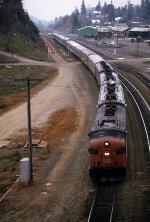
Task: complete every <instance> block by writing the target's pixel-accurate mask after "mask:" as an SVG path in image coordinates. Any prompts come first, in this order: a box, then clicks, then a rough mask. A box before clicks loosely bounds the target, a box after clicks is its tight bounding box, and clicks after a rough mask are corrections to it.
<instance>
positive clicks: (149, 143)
mask: <svg viewBox="0 0 150 222" xmlns="http://www.w3.org/2000/svg"><path fill="white" fill-rule="evenodd" d="M118 74H119V75H121V74H120V73H118ZM121 77H123V78H124V79H126V78H125V77H124V76H122V75H121ZM126 81H127V82H128V84H130V85H131V86H132V87H133V88H134V90H136V92H138V94H139V95H140V96H141V98H142V99H143V101H144V102H145V104H146V106H147V108H148V110H149V111H150V107H149V106H148V104H147V102H146V101H145V99H144V98H143V96H142V95H141V93H140V92H139V91H138V90H137V89H136V88H135V86H133V84H132V83H130V82H129V81H128V80H127V79H126ZM121 82H122V81H121ZM122 84H123V85H124V87H125V88H126V89H127V91H128V92H129V94H130V95H131V96H132V98H133V100H134V102H135V104H136V106H137V108H138V110H139V113H140V116H141V119H142V122H143V125H144V130H145V134H146V139H147V144H148V150H149V153H150V139H149V136H148V131H147V127H146V124H145V120H144V117H143V114H142V111H141V109H140V107H139V105H138V102H137V100H136V99H135V97H134V95H133V94H132V93H131V91H130V90H129V89H128V87H127V86H126V85H125V84H124V83H123V82H122Z"/></svg>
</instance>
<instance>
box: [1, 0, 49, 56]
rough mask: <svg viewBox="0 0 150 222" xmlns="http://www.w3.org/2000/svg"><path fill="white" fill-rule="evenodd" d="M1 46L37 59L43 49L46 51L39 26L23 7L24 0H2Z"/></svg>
mask: <svg viewBox="0 0 150 222" xmlns="http://www.w3.org/2000/svg"><path fill="white" fill-rule="evenodd" d="M0 48H1V49H4V50H7V51H12V50H13V51H14V52H16V53H18V54H22V55H25V56H28V57H31V58H35V59H40V53H41V52H43V50H45V52H46V49H45V46H44V43H43V41H42V40H41V38H40V36H39V31H38V29H37V27H36V26H35V25H34V23H33V22H32V21H31V20H30V18H29V15H28V13H27V12H26V11H25V10H24V9H23V3H22V0H11V1H10V0H1V1H0ZM36 55H37V58H36Z"/></svg>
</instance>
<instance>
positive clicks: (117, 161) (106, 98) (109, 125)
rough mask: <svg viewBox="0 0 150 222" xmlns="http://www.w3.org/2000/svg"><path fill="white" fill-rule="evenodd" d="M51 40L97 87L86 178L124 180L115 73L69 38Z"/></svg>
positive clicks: (122, 107) (122, 113) (122, 120)
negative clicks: (71, 56) (74, 58)
mask: <svg viewBox="0 0 150 222" xmlns="http://www.w3.org/2000/svg"><path fill="white" fill-rule="evenodd" d="M53 38H54V39H55V40H56V41H58V42H59V43H61V44H62V45H63V46H64V47H66V48H67V49H68V50H69V51H70V52H71V53H73V54H74V55H76V56H77V57H78V58H79V59H80V60H81V61H82V62H83V63H84V64H85V65H86V66H87V67H88V68H89V69H90V70H91V72H92V74H93V76H94V78H95V79H96V81H97V83H98V85H99V98H98V105H97V113H96V116H95V119H94V122H93V126H92V128H91V130H90V132H89V134H88V136H89V148H88V152H89V174H90V176H91V177H93V176H95V175H100V176H101V175H102V176H112V175H113V176H120V175H121V176H125V175H126V162H127V145H126V104H125V98H124V92H123V88H122V85H121V82H120V80H119V78H118V74H117V72H115V71H114V70H113V68H112V67H111V65H110V64H108V63H107V62H106V61H105V60H104V59H103V58H102V57H101V56H99V55H97V54H96V53H95V52H93V51H92V50H90V49H88V48H86V47H84V46H82V45H80V44H79V43H77V42H75V41H73V40H71V39H70V38H68V37H64V36H63V35H59V34H57V33H53Z"/></svg>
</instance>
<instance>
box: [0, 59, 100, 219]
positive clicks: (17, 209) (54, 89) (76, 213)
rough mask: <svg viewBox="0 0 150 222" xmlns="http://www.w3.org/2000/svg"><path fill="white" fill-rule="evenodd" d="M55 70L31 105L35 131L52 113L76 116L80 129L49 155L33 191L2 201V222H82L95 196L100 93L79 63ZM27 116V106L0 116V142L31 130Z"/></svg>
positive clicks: (15, 193) (60, 65) (15, 192)
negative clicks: (93, 133) (92, 170)
mask: <svg viewBox="0 0 150 222" xmlns="http://www.w3.org/2000/svg"><path fill="white" fill-rule="evenodd" d="M46 65H48V64H46ZM52 65H53V66H56V67H57V68H58V75H57V77H56V78H55V79H53V81H52V82H50V83H49V84H48V85H46V87H45V88H44V89H43V90H41V91H40V92H39V93H38V94H37V95H35V96H34V97H33V98H32V100H31V107H32V127H40V126H41V125H43V124H44V123H46V122H47V121H48V118H49V117H50V116H51V115H52V113H53V112H55V111H59V110H60V111H61V110H62V109H63V108H64V109H71V108H73V109H74V110H75V111H76V120H77V121H78V124H77V127H76V128H75V129H74V132H73V133H71V134H70V135H69V136H68V138H65V139H63V140H62V141H60V142H59V144H58V145H57V146H56V147H55V149H53V150H50V155H49V158H48V160H47V161H45V162H44V163H43V165H42V166H41V169H40V172H39V173H38V175H36V176H35V177H34V183H33V184H32V186H30V187H21V186H19V185H17V186H16V187H15V188H14V189H13V190H12V191H11V192H10V193H9V195H8V196H7V197H6V198H5V199H4V200H3V201H2V203H1V204H0V212H1V213H0V220H1V221H17V222H18V221H26V222H27V221H29V222H31V221H36V222H37V221H49V222H50V221H53V222H59V221H60V222H63V221H68V222H70V221H72V222H73V221H74V222H75V221H80V219H81V220H82V217H83V212H84V210H85V209H84V205H85V201H86V199H87V197H88V196H89V192H90V191H91V187H90V183H91V182H90V180H89V177H88V154H87V148H88V136H87V134H88V131H89V129H90V127H91V124H92V121H93V117H94V114H95V111H96V103H97V96H98V88H97V86H96V84H95V81H94V79H93V77H92V76H91V74H90V73H89V72H88V71H87V69H86V68H85V67H84V66H83V65H82V64H81V63H80V62H76V61H75V62H58V63H55V64H52ZM26 113H27V112H26V104H23V105H21V106H19V107H17V108H15V109H13V110H12V111H9V112H8V113H6V114H4V115H3V116H1V117H0V126H1V131H0V138H1V139H8V138H10V137H13V135H14V134H18V133H19V131H20V130H21V129H23V128H26V127H27V116H26ZM63 115H64V114H63V113H62V119H63V118H64V116H63ZM69 118H71V116H68V118H67V121H68V122H71V119H69ZM60 127H62V128H63V127H64V126H60ZM82 221H83V220H82Z"/></svg>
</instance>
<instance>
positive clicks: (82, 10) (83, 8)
mask: <svg viewBox="0 0 150 222" xmlns="http://www.w3.org/2000/svg"><path fill="white" fill-rule="evenodd" d="M81 15H86V7H85V2H84V0H82V4H81Z"/></svg>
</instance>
